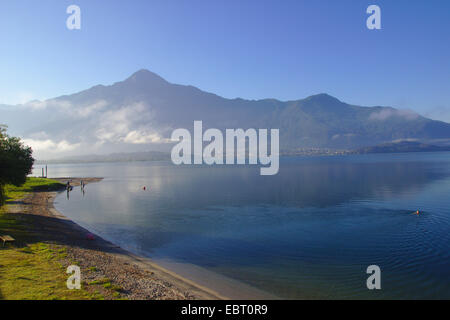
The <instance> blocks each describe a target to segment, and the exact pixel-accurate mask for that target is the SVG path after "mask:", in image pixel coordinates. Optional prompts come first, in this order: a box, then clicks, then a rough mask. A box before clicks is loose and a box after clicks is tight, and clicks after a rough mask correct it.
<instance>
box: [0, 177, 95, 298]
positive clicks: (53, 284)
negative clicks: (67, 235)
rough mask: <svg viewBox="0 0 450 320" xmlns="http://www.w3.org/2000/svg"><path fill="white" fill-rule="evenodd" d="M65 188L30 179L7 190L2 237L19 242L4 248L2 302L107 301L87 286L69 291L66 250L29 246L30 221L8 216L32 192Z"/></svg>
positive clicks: (0, 251) (0, 254)
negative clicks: (14, 204) (13, 204)
mask: <svg viewBox="0 0 450 320" xmlns="http://www.w3.org/2000/svg"><path fill="white" fill-rule="evenodd" d="M61 188H64V185H63V184H61V183H59V182H57V181H54V180H51V179H45V178H28V179H27V182H26V183H25V184H24V185H23V186H21V187H15V186H6V187H5V190H6V193H7V194H6V195H7V203H6V205H5V206H3V207H0V234H8V235H11V236H13V237H14V238H15V239H16V240H18V241H16V243H14V244H7V245H6V246H5V247H2V246H1V245H0V299H18V300H23V299H25V300H26V299H33V300H35V299H37V300H54V299H58V300H68V299H77V300H78V299H104V297H103V296H102V295H101V294H100V293H99V292H98V291H94V290H87V287H86V286H85V285H82V288H81V289H80V290H76V289H74V290H70V289H68V288H67V286H66V281H67V278H68V277H69V275H68V274H66V270H65V268H64V267H63V266H62V265H61V263H60V262H59V261H61V260H63V259H64V257H65V256H66V255H67V253H66V248H65V247H63V246H60V245H54V244H52V245H50V244H47V243H43V242H36V241H32V242H28V241H27V239H29V238H30V237H29V230H27V227H26V222H27V221H26V220H24V218H19V216H16V215H15V214H13V213H8V212H7V204H8V202H9V203H11V202H12V201H17V200H20V199H21V198H23V197H24V196H25V194H26V193H28V192H33V191H55V190H60V189H61ZM18 243H20V245H19V244H18Z"/></svg>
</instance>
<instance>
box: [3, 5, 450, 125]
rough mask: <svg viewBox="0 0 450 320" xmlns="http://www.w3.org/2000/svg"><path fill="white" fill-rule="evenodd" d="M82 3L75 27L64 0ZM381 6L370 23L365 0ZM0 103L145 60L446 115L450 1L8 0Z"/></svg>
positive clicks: (233, 85)
mask: <svg viewBox="0 0 450 320" xmlns="http://www.w3.org/2000/svg"><path fill="white" fill-rule="evenodd" d="M71 4H76V5H78V6H80V8H81V30H72V31H71V30H68V29H67V28H66V19H67V17H68V14H67V13H66V8H67V7H68V6H69V5H71ZM370 4H377V5H379V6H380V8H381V14H382V17H381V19H382V30H368V29H367V27H366V19H367V17H368V14H366V8H367V7H368V6H369V5H370ZM0 52H1V53H0V57H1V59H0V70H1V72H0V103H7V104H15V103H21V102H25V101H27V100H31V99H44V98H51V97H55V96H59V95H62V94H70V93H74V92H77V91H80V90H84V89H87V88H89V87H91V86H93V85H96V84H111V83H114V82H116V81H121V80H123V79H125V78H126V77H128V76H129V75H130V74H132V73H133V72H135V71H137V70H138V69H141V68H146V69H149V70H151V71H153V72H156V73H158V74H159V75H161V76H162V77H164V78H165V79H166V80H168V81H170V82H173V83H180V84H191V85H194V86H196V87H199V88H200V89H202V90H205V91H210V92H214V93H216V94H219V95H221V96H224V97H227V98H235V97H242V98H249V99H261V98H277V99H281V100H290V99H299V98H304V97H306V96H309V95H311V94H316V93H320V92H326V93H329V94H331V95H334V96H336V97H337V98H339V99H341V100H343V101H345V102H349V103H354V104H360V105H391V106H395V107H399V108H409V109H413V110H415V111H418V112H420V113H422V114H424V115H427V116H431V117H433V118H438V119H443V120H446V121H450V1H448V0H442V1H438V0H430V1H406V0H395V1H394V0H389V1H381V0H370V1H362V0H340V1H335V0H332V1H320V0H303V1H302V0H294V1H287V0H283V1H264V0H240V1H236V0H227V1H223V0H222V1H216V0H204V1H200V0H179V1H168V0H161V1H118V0H111V1H101V0H70V1H65V0H58V1H55V0H40V1H31V0H28V1H23V0H2V1H1V3H0Z"/></svg>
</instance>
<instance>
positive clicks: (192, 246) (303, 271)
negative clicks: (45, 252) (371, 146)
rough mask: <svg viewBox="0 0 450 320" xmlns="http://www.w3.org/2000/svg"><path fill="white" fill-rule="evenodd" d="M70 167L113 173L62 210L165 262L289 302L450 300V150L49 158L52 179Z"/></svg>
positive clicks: (83, 173) (75, 194)
mask: <svg viewBox="0 0 450 320" xmlns="http://www.w3.org/2000/svg"><path fill="white" fill-rule="evenodd" d="M40 168H41V167H40V166H38V165H37V166H36V168H35V171H36V173H35V174H36V175H38V174H40ZM65 176H73V177H104V180H103V181H101V182H100V183H94V184H89V185H87V186H86V193H85V194H84V195H83V194H82V193H81V191H80V189H78V188H75V189H74V191H72V192H71V193H70V198H69V199H67V197H66V194H65V193H62V194H60V195H58V197H57V198H56V200H55V207H56V208H57V209H58V210H59V211H61V212H62V213H63V214H65V215H66V216H67V217H69V218H70V219H72V220H74V221H75V222H77V223H79V224H80V225H82V226H84V227H86V228H88V229H89V230H91V231H92V232H95V233H97V234H99V235H100V236H102V237H104V238H105V239H108V240H110V241H112V242H114V243H116V244H118V245H120V246H121V247H123V248H126V249H128V250H130V251H132V252H134V253H137V254H140V255H145V256H148V257H151V258H152V259H155V261H158V260H160V261H172V262H174V263H177V264H178V263H181V264H183V263H185V264H191V265H195V266H198V267H201V268H204V269H206V270H208V271H211V272H213V273H215V274H219V275H223V276H225V277H228V278H232V279H235V280H237V281H240V282H242V283H245V284H247V285H250V286H252V287H255V288H258V289H261V290H263V291H265V292H269V293H271V294H274V295H276V296H278V297H280V298H286V299H386V298H394V299H418V298H423V299H436V298H441V299H450V153H411V154H379V155H351V156H335V157H287V158H281V161H280V171H279V173H278V174H277V175H275V176H261V175H260V172H259V168H258V167H257V166H212V167H209V166H174V165H173V164H171V163H169V162H123V163H92V164H59V165H49V177H65ZM143 186H146V190H145V191H144V190H143ZM416 210H420V211H421V214H420V215H415V214H413V212H414V211H416ZM369 265H378V266H379V267H380V268H381V287H382V289H381V290H368V289H367V287H366V280H367V278H368V277H369V275H368V274H367V273H366V269H367V267H368V266H369ZM194 280H195V279H194Z"/></svg>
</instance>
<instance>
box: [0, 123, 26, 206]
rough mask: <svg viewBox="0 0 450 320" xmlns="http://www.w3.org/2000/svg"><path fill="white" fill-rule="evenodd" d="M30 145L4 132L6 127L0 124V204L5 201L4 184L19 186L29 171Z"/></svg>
mask: <svg viewBox="0 0 450 320" xmlns="http://www.w3.org/2000/svg"><path fill="white" fill-rule="evenodd" d="M32 153H33V151H32V150H31V148H30V147H27V146H24V145H23V143H22V141H20V139H19V138H16V137H10V136H8V135H7V134H6V127H4V126H0V205H2V204H3V203H4V202H5V193H4V186H5V185H6V184H12V185H15V186H20V185H22V184H24V183H25V181H26V179H27V175H29V174H30V173H31V169H32V168H33V163H34V159H33V157H32Z"/></svg>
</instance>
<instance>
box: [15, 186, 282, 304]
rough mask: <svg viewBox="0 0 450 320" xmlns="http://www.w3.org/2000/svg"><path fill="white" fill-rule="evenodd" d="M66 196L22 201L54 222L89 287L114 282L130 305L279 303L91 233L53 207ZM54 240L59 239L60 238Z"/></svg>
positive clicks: (237, 284)
mask: <svg viewBox="0 0 450 320" xmlns="http://www.w3.org/2000/svg"><path fill="white" fill-rule="evenodd" d="M52 180H56V181H59V182H61V183H63V184H65V183H67V181H68V180H70V181H71V185H72V186H73V187H79V186H80V180H83V181H84V182H85V184H89V183H95V182H99V181H101V180H102V178H70V177H65V178H52ZM64 191H65V189H62V190H61V191H52V192H32V193H30V194H29V195H28V196H27V197H26V198H28V199H25V200H24V205H26V202H27V201H30V202H31V203H30V204H31V212H30V214H32V215H39V216H44V217H48V218H51V219H52V221H51V224H56V226H54V227H55V229H57V232H58V233H60V234H59V236H60V237H62V238H64V240H63V241H60V242H62V243H63V245H65V246H67V248H68V257H69V258H70V259H71V260H74V261H77V262H79V264H80V267H81V268H82V270H83V272H82V277H83V276H84V278H85V279H87V280H89V281H98V279H101V278H102V277H103V278H108V279H111V281H112V282H113V283H114V284H115V285H119V286H120V287H122V288H123V291H124V297H126V298H129V299H169V300H185V299H188V300H192V299H193V300H227V299H250V300H251V299H277V297H275V296H272V295H270V294H268V293H266V292H264V291H261V290H259V289H256V288H253V287H251V286H248V285H246V284H244V283H241V282H239V281H236V280H233V279H229V278H227V277H225V276H221V275H218V274H215V273H213V272H210V271H208V270H205V269H203V268H201V267H198V266H195V265H189V264H185V263H176V262H173V261H155V260H153V259H151V258H148V257H145V256H140V255H136V254H134V253H132V252H130V251H128V250H126V249H123V248H121V247H120V246H118V245H116V244H114V243H112V242H110V241H108V240H105V239H103V238H101V237H100V236H98V235H97V234H95V233H91V232H90V231H89V230H87V229H86V228H84V227H82V226H80V225H79V224H77V223H75V222H74V221H72V220H70V219H69V218H68V217H66V216H64V214H62V213H61V212H59V211H58V210H57V209H56V208H55V207H54V199H55V198H56V196H57V195H58V194H60V193H62V192H64ZM28 209H30V208H28ZM24 211H30V210H24ZM44 224H45V223H44ZM58 225H59V226H58ZM63 226H64V227H63ZM44 227H45V226H44ZM88 234H91V235H93V236H94V238H95V239H93V240H88V239H87V238H86V236H87V235H88ZM53 236H56V238H58V235H53ZM57 242H58V241H57ZM92 264H94V266H92ZM96 265H99V266H96ZM93 267H95V268H96V269H97V270H96V271H95V272H93V271H90V269H92V268H93ZM91 273H93V274H91ZM99 273H100V274H99ZM191 279H193V280H191Z"/></svg>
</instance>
